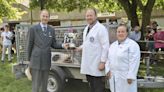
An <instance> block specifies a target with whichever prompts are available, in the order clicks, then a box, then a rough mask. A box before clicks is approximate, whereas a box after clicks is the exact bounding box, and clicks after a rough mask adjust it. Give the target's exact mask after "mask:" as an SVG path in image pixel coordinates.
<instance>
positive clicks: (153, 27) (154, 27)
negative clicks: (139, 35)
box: [151, 21, 158, 33]
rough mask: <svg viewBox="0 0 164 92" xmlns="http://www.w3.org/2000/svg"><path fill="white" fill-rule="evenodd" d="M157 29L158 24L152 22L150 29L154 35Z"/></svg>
mask: <svg viewBox="0 0 164 92" xmlns="http://www.w3.org/2000/svg"><path fill="white" fill-rule="evenodd" d="M157 27H158V23H157V22H156V21H152V23H151V28H152V29H153V30H154V31H155V33H156V31H157Z"/></svg>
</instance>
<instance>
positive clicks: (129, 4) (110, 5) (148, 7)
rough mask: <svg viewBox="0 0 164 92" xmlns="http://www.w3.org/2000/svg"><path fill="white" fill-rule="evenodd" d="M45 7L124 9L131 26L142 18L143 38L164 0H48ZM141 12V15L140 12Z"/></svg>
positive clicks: (59, 8) (69, 9) (32, 4)
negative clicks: (152, 16)
mask: <svg viewBox="0 0 164 92" xmlns="http://www.w3.org/2000/svg"><path fill="white" fill-rule="evenodd" d="M37 1H38V0H33V1H32V2H31V6H32V7H33V8H34V7H36V6H37V5H38V3H39V2H37ZM45 7H46V8H48V9H53V10H57V11H60V10H62V11H63V10H65V11H72V10H74V9H79V10H81V9H84V8H87V7H96V8H97V9H99V10H100V11H117V10H122V9H123V10H124V11H125V12H126V14H127V17H128V19H129V20H131V26H132V27H134V26H137V25H140V24H139V18H141V19H142V23H141V31H142V38H143V33H144V30H145V27H146V26H147V25H148V24H149V22H150V18H151V12H152V10H153V7H155V8H160V9H164V3H163V0H46V2H45ZM138 12H140V13H141V17H140V16H139V13H138Z"/></svg>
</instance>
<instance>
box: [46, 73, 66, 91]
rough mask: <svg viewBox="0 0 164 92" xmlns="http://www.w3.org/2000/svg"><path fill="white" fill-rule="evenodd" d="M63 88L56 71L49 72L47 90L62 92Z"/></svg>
mask: <svg viewBox="0 0 164 92" xmlns="http://www.w3.org/2000/svg"><path fill="white" fill-rule="evenodd" d="M63 89H64V85H63V80H62V79H61V78H60V77H59V75H58V74H57V73H55V72H50V74H49V78H48V85H47V90H48V92H63Z"/></svg>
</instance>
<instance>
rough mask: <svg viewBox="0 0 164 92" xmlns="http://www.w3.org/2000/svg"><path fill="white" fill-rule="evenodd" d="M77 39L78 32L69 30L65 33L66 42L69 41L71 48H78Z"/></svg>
mask: <svg viewBox="0 0 164 92" xmlns="http://www.w3.org/2000/svg"><path fill="white" fill-rule="evenodd" d="M76 39H77V33H73V32H69V33H64V43H69V49H75V48H76V44H75V43H76Z"/></svg>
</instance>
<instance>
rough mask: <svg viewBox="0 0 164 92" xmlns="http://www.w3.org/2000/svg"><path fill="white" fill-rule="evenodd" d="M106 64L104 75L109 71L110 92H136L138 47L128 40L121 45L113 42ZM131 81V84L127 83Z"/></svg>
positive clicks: (138, 60)
mask: <svg viewBox="0 0 164 92" xmlns="http://www.w3.org/2000/svg"><path fill="white" fill-rule="evenodd" d="M108 53H109V54H108V61H107V62H106V69H105V70H106V73H108V72H109V71H111V73H112V77H111V79H110V80H109V82H110V90H111V92H137V78H136V77H137V72H138V68H139V64H140V48H139V45H138V44H137V43H136V42H135V41H133V40H131V39H129V38H126V40H125V41H124V42H122V43H120V44H119V43H118V41H115V42H114V43H112V44H111V46H110V48H109V52H108ZM127 79H132V80H133V82H132V84H130V85H129V84H128V83H127Z"/></svg>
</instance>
